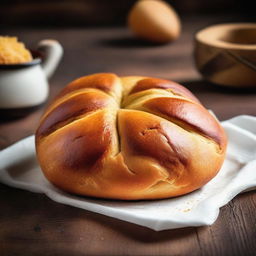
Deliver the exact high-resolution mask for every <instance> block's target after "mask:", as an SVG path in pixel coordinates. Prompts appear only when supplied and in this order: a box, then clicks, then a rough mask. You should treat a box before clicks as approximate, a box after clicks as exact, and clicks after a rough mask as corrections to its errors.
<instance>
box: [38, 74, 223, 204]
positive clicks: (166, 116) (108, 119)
mask: <svg viewBox="0 0 256 256" xmlns="http://www.w3.org/2000/svg"><path fill="white" fill-rule="evenodd" d="M226 144H227V140H226V135H225V133H224V130H223V128H222V127H221V125H220V124H219V122H218V121H217V120H216V119H215V118H214V117H213V116H212V115H211V114H209V112H208V111H207V110H206V109H205V108H204V107H203V106H202V105H201V104H200V102H199V101H198V100H197V98H196V97H195V96H193V94H192V93H191V92H190V91H188V90H187V89H186V88H184V87H183V86H181V85H179V84H177V83H174V82H172V81H167V80H162V79H157V78H149V77H138V76H136V77H135V76H130V77H118V76H116V75H115V74H110V73H104V74H94V75H89V76H85V77H81V78H79V79H77V80H75V81H73V82H71V83H70V84H69V85H68V86H67V87H65V88H64V89H63V90H62V92H61V93H60V94H59V96H57V98H56V99H55V100H54V101H53V103H52V104H51V105H50V106H49V107H48V109H47V110H46V113H45V114H44V115H43V117H42V119H41V122H40V125H39V128H38V129H37V132H36V150H37V157H38V160H39V163H40V165H41V168H42V171H43V173H44V175H45V177H46V178H47V179H48V180H49V181H50V182H51V183H52V184H54V185H55V186H57V187H58V188H60V189H62V190H64V191H68V192H70V193H75V194H79V195H84V196H91V197H99V198H112V199H123V200H138V199H159V198H168V197H174V196H179V195H183V194H186V193H189V192H191V191H194V190H196V189H198V188H200V187H202V186H203V185H204V184H206V183H207V182H208V181H209V180H211V179H212V178H213V177H214V176H215V175H216V174H217V172H218V171H219V170H220V168H221V165H222V163H223V161H224V158H225V151H226Z"/></svg>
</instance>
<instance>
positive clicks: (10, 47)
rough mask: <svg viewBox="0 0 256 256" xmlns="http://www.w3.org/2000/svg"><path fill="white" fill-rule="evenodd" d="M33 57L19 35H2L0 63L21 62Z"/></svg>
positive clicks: (0, 38) (30, 59) (28, 60)
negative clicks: (20, 40) (19, 40)
mask: <svg viewBox="0 0 256 256" xmlns="http://www.w3.org/2000/svg"><path fill="white" fill-rule="evenodd" d="M32 59H33V57H32V55H31V53H30V51H29V50H27V49H26V48H25V45H24V44H23V43H21V42H18V39H17V37H8V36H0V64H20V63H25V62H30V61H32Z"/></svg>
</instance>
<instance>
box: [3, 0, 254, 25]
mask: <svg viewBox="0 0 256 256" xmlns="http://www.w3.org/2000/svg"><path fill="white" fill-rule="evenodd" d="M134 2H135V0H36V1H35V0H0V24H1V25H2V26H3V25H32V26H40V25H43V26H44V25H50V26H67V25H70V26H77V25H79V26H86V25H120V24H124V23H125V20H126V16H127V13H128V11H129V9H130V8H131V6H132V5H133V3H134ZM167 2H169V3H171V4H172V5H173V6H174V7H175V8H176V9H177V11H178V12H179V13H180V14H181V15H182V16H186V15H208V14H222V15H223V14H225V13H229V14H230V13H236V14H239V15H242V16H245V17H248V15H250V13H252V12H253V8H252V2H253V1H249V0H214V1H206V0H176V1H175V0H169V1H167Z"/></svg>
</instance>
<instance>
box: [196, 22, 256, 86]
mask: <svg viewBox="0 0 256 256" xmlns="http://www.w3.org/2000/svg"><path fill="white" fill-rule="evenodd" d="M194 54H195V55H194V56H195V63H196V66H197V68H198V70H199V72H200V73H201V74H202V75H203V76H204V78H205V79H206V80H208V81H210V82H212V83H216V84H219V85H225V86H234V87H256V23H236V24H220V25H215V26H210V27H207V28H205V29H203V30H201V31H199V32H197V33H196V35H195V52H194Z"/></svg>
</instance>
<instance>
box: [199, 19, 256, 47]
mask: <svg viewBox="0 0 256 256" xmlns="http://www.w3.org/2000/svg"><path fill="white" fill-rule="evenodd" d="M234 29H255V31H256V23H227V24H217V25H213V26H209V27H206V28H204V29H202V30H200V31H198V32H197V33H196V34H195V39H196V41H197V42H200V43H203V44H207V45H209V46H212V47H217V48H222V49H234V50H246V51H256V44H239V43H231V42H226V41H223V40H221V39H219V38H218V37H219V36H220V35H223V33H225V32H228V31H232V30H234Z"/></svg>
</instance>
